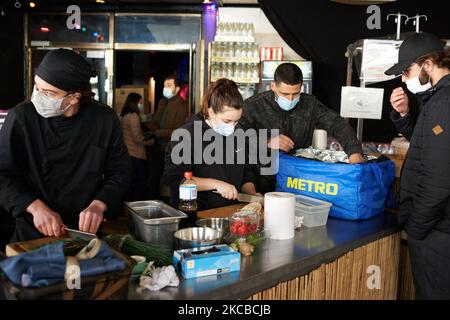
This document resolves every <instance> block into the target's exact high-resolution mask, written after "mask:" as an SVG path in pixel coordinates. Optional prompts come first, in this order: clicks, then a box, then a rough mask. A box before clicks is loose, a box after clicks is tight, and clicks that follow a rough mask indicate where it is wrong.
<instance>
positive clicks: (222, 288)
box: [128, 213, 400, 299]
mask: <svg viewBox="0 0 450 320" xmlns="http://www.w3.org/2000/svg"><path fill="white" fill-rule="evenodd" d="M399 230H400V228H399V227H398V225H397V221H396V217H395V216H394V215H393V214H390V213H383V214H381V215H379V216H377V217H375V218H372V219H370V220H367V221H360V222H351V221H344V220H338V219H332V218H330V219H328V223H327V225H326V226H324V227H316V228H306V227H301V228H300V229H299V230H298V231H296V232H295V237H294V238H293V239H292V240H283V241H281V240H266V241H264V243H263V244H262V245H261V246H260V247H259V248H258V249H257V250H256V251H255V253H254V254H253V256H250V257H243V258H242V259H241V270H240V271H239V272H234V273H229V274H223V275H220V276H208V277H202V278H196V279H190V280H181V282H180V286H179V287H178V288H169V287H167V288H164V289H162V290H161V291H158V292H151V291H148V290H144V291H142V292H140V291H139V290H138V289H137V288H138V280H130V287H129V295H128V298H129V299H240V298H246V297H248V296H250V295H251V294H253V293H255V292H259V291H262V290H264V289H267V288H270V287H272V286H274V285H276V284H277V283H279V282H281V281H287V280H290V279H293V278H295V277H298V276H301V275H304V274H307V273H309V272H310V271H312V270H314V269H315V268H317V267H319V266H320V265H322V264H324V263H329V262H331V261H334V260H336V259H337V258H339V257H340V256H342V255H344V254H345V253H347V252H349V251H352V250H354V249H356V248H359V247H361V246H364V245H366V244H368V243H371V242H373V241H376V240H379V239H382V238H384V237H386V236H389V235H392V234H394V233H396V232H398V231H399Z"/></svg>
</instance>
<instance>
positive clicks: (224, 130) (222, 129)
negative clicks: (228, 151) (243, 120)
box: [206, 119, 236, 137]
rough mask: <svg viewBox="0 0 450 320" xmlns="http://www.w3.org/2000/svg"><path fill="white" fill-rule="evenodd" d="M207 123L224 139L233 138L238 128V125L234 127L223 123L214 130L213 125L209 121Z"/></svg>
mask: <svg viewBox="0 0 450 320" xmlns="http://www.w3.org/2000/svg"><path fill="white" fill-rule="evenodd" d="M206 123H207V124H208V125H209V126H210V127H211V128H213V130H214V131H215V132H217V133H218V134H220V135H222V136H224V137H228V136H231V135H232V134H233V133H234V128H235V126H236V125H232V124H229V123H225V122H223V121H221V122H220V124H219V125H218V126H217V128H214V126H213V125H212V124H211V121H209V120H208V119H207V120H206Z"/></svg>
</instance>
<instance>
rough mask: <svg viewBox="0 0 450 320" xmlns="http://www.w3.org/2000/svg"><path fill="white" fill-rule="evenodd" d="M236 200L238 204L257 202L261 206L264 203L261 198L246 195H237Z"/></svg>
mask: <svg viewBox="0 0 450 320" xmlns="http://www.w3.org/2000/svg"><path fill="white" fill-rule="evenodd" d="M237 200H238V201H239V202H259V203H261V204H263V203H264V197H262V196H252V195H250V194H246V193H238V194H237Z"/></svg>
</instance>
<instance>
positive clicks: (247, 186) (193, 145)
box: [163, 79, 257, 210]
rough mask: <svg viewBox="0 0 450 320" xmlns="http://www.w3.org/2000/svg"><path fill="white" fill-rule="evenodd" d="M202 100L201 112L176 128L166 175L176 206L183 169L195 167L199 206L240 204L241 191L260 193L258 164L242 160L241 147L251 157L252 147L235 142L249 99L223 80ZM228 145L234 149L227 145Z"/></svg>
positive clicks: (165, 169)
mask: <svg viewBox="0 0 450 320" xmlns="http://www.w3.org/2000/svg"><path fill="white" fill-rule="evenodd" d="M202 101H203V102H202V110H201V112H200V113H198V114H196V115H194V116H193V117H191V118H190V119H188V120H187V122H186V123H185V124H184V125H183V126H182V127H181V128H180V129H177V130H175V131H174V132H173V134H172V139H171V140H172V141H171V142H170V143H169V145H168V147H167V149H166V154H165V165H164V176H163V178H164V181H165V183H166V184H167V185H169V186H170V188H171V192H172V199H171V202H172V205H174V206H177V205H178V187H179V185H180V183H181V181H182V180H183V174H184V172H187V171H190V172H192V173H193V179H194V180H195V181H196V183H197V189H198V191H199V193H198V198H197V202H198V207H199V210H205V209H211V208H217V207H222V206H226V205H231V204H235V203H236V196H237V193H238V192H243V193H247V194H252V195H255V194H257V193H256V190H255V185H254V184H253V171H252V167H251V166H250V165H248V164H247V163H246V162H248V161H244V163H242V162H239V161H238V158H239V157H240V154H239V153H240V152H243V153H244V157H243V158H244V159H245V160H247V155H246V153H247V152H248V148H247V146H246V147H245V148H239V147H238V146H237V143H235V135H234V133H235V130H236V128H238V127H239V125H238V121H239V119H240V118H241V115H242V107H243V104H244V103H243V100H242V96H241V94H240V93H239V91H238V88H237V86H236V84H235V83H234V82H233V81H231V80H228V79H219V80H217V81H216V82H215V83H214V84H212V85H211V86H210V87H209V88H208V91H207V93H206V94H205V96H204V97H203V100H202ZM227 144H228V146H234V148H229V149H227ZM227 157H229V159H227Z"/></svg>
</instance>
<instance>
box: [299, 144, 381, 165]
mask: <svg viewBox="0 0 450 320" xmlns="http://www.w3.org/2000/svg"><path fill="white" fill-rule="evenodd" d="M295 156H296V157H302V158H307V159H314V160H319V161H322V162H329V163H349V161H348V155H347V154H346V153H345V152H344V151H334V150H319V149H314V148H313V147H309V148H306V149H298V150H296V152H295ZM376 158H377V157H374V156H367V155H364V159H365V160H366V161H370V160H374V159H376Z"/></svg>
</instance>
